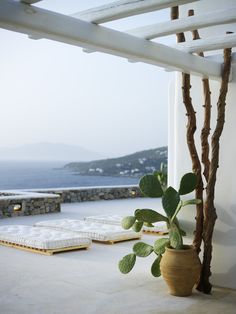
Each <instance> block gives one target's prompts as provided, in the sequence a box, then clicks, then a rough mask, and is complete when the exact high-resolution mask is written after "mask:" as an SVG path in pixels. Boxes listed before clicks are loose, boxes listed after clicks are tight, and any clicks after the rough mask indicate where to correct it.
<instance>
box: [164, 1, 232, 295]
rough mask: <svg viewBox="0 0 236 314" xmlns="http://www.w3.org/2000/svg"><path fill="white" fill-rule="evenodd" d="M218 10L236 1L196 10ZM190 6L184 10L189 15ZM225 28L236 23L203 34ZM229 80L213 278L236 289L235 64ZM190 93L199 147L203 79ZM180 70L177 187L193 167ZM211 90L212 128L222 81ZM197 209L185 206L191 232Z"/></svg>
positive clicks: (174, 161)
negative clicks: (189, 149) (187, 139)
mask: <svg viewBox="0 0 236 314" xmlns="http://www.w3.org/2000/svg"><path fill="white" fill-rule="evenodd" d="M209 2H211V4H213V3H214V6H213V7H214V8H215V10H217V9H221V8H227V7H228V8H229V9H230V7H233V6H235V4H236V2H235V1H231V0H225V1H214V0H212V1H209V0H208V1H207V3H206V1H205V0H202V1H200V2H199V3H196V4H195V5H192V6H188V8H194V9H195V12H196V14H199V13H200V12H204V10H208V9H209V7H208V5H210V3H209ZM186 7H187V6H185V7H184V11H185V12H183V10H182V12H181V14H182V15H183V16H184V15H185V16H186V14H187V9H186ZM226 31H234V32H236V27H235V26H231V25H227V26H220V27H215V28H214V29H211V28H209V29H208V30H204V31H201V30H200V34H203V37H204V35H206V34H207V35H208V36H209V34H212V35H214V34H224V33H225V32H226ZM232 72H233V73H232V74H233V76H232V77H233V78H232V81H231V82H230V84H229V92H228V95H227V107H226V123H225V128H224V131H223V135H222V137H221V140H220V162H219V166H220V167H219V169H218V173H217V184H216V197H215V206H216V209H217V215H218V219H217V222H216V227H215V231H214V237H213V243H214V244H213V260H212V273H213V275H212V277H211V281H212V283H213V284H215V285H219V286H224V287H229V288H234V289H236V180H235V178H236V166H235V164H236V67H235V66H234V68H233V71H232ZM191 85H192V89H191V96H192V99H193V104H194V106H195V109H196V112H197V114H196V116H197V124H198V130H197V132H196V136H195V138H196V142H197V146H198V148H200V141H199V138H200V131H201V126H202V123H203V108H202V105H203V89H202V82H201V79H200V78H198V77H193V76H192V78H191ZM181 87H182V85H181V74H179V73H176V74H175V78H174V79H173V81H172V82H171V84H170V93H169V143H168V145H169V185H172V186H175V187H176V188H177V187H178V182H179V180H180V178H181V176H182V175H183V174H184V173H186V172H190V171H191V168H192V167H191V160H190V157H189V152H188V148H187V144H186V123H187V119H186V114H185V109H184V105H183V101H182V89H181ZM210 87H211V91H212V106H213V107H212V110H213V112H212V131H213V130H214V127H215V117H216V103H217V99H218V95H219V88H220V82H216V81H210ZM194 218H195V210H193V207H189V208H186V209H184V210H183V211H182V213H181V219H182V222H183V223H184V225H185V228H186V230H187V232H190V233H192V231H193V230H194V225H195V219H194Z"/></svg>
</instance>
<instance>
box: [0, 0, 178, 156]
mask: <svg viewBox="0 0 236 314" xmlns="http://www.w3.org/2000/svg"><path fill="white" fill-rule="evenodd" d="M106 2H109V1H104V0H103V1H102V0H100V1H98V0H97V1H96V0H94V1H82V0H81V1H78V0H54V1H51V0H48V1H47V0H44V1H42V3H39V4H37V5H38V6H40V7H43V8H46V9H49V10H55V11H57V12H61V13H65V14H70V13H74V12H76V11H80V10H83V9H87V8H89V7H93V6H95V5H99V4H103V3H106ZM168 14H169V12H168V11H167V10H165V11H163V12H162V13H160V12H156V13H151V14H144V15H140V16H138V17H136V18H127V19H123V20H120V21H119V22H118V21H116V22H113V23H107V24H104V26H107V27H111V26H112V27H114V28H116V29H119V30H125V29H129V28H132V27H137V26H141V25H145V24H151V23H154V22H157V21H162V20H167V19H169V16H168ZM165 40H168V38H167V39H165ZM0 41H1V49H0V60H1V61H0V86H1V88H0V90H1V92H0V98H1V104H2V106H1V108H2V110H1V123H0V133H1V135H2V136H1V143H0V146H1V147H4V146H7V147H14V146H19V145H23V144H27V143H37V142H53V143H55V142H60V143H66V144H73V145H79V146H82V147H84V148H87V149H90V150H93V151H96V152H99V153H102V154H103V155H106V156H118V155H123V154H126V153H132V152H134V151H138V150H142V149H148V148H155V147H159V146H162V145H166V144H167V107H168V85H169V82H170V80H171V78H172V75H173V74H172V73H168V72H165V71H164V70H162V69H160V68H158V67H155V66H151V65H147V64H143V63H129V62H127V60H126V59H123V58H119V57H115V56H110V55H107V54H102V53H91V54H86V53H84V52H82V49H81V48H79V47H74V46H70V45H66V44H62V43H58V42H54V41H49V40H44V39H42V40H30V39H28V37H27V36H26V35H22V34H18V33H14V32H10V31H6V30H3V29H0Z"/></svg>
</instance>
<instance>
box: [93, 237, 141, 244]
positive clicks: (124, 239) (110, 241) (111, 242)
mask: <svg viewBox="0 0 236 314" xmlns="http://www.w3.org/2000/svg"><path fill="white" fill-rule="evenodd" d="M140 238H141V236H137V237H134V238H130V239H127V238H121V239H118V240H107V241H100V240H93V242H96V243H102V244H114V243H119V242H126V241H133V240H139V239H140Z"/></svg>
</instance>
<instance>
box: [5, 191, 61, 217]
mask: <svg viewBox="0 0 236 314" xmlns="http://www.w3.org/2000/svg"><path fill="white" fill-rule="evenodd" d="M60 204H61V200H60V196H59V195H56V194H48V193H45V194H41V193H33V192H26V191H20V190H4V191H0V218H7V217H16V216H28V215H39V214H46V213H53V212H60V210H61V207H60Z"/></svg>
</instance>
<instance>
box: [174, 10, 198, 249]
mask: <svg viewBox="0 0 236 314" xmlns="http://www.w3.org/2000/svg"><path fill="white" fill-rule="evenodd" d="M178 17H179V9H178V7H173V8H171V19H178ZM176 36H177V42H183V41H185V36H184V33H178V34H176ZM190 89H191V83H190V74H186V73H182V94H183V102H184V105H185V108H186V112H187V113H186V115H187V117H188V124H187V144H188V149H189V152H190V156H191V160H192V169H193V172H194V173H195V174H196V175H197V179H198V181H197V182H198V183H197V187H196V190H195V197H196V198H197V199H200V200H202V202H201V204H198V205H197V206H196V230H195V232H194V240H193V246H194V248H195V250H196V251H197V253H199V252H200V250H201V243H202V231H203V181H202V174H201V162H200V159H199V156H198V152H197V149H196V145H195V140H194V133H195V131H196V129H197V123H196V112H195V110H194V108H193V104H192V98H191V96H190Z"/></svg>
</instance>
